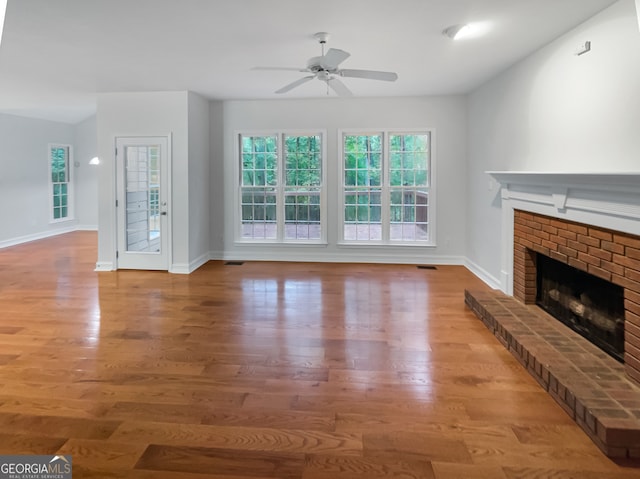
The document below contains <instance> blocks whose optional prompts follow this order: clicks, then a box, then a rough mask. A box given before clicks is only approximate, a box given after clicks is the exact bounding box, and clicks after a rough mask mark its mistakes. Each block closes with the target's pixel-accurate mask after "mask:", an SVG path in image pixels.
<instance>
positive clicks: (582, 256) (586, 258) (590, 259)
mask: <svg viewBox="0 0 640 479" xmlns="http://www.w3.org/2000/svg"><path fill="white" fill-rule="evenodd" d="M578 259H579V260H580V261H583V262H585V263H587V264H590V265H592V266H598V267H600V262H601V261H600V258H596V257H595V256H592V255H590V254H586V253H578Z"/></svg>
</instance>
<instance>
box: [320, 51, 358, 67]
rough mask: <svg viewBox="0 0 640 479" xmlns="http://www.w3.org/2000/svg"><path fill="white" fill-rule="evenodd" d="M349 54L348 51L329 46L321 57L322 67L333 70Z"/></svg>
mask: <svg viewBox="0 0 640 479" xmlns="http://www.w3.org/2000/svg"><path fill="white" fill-rule="evenodd" d="M350 56H351V54H350V53H347V52H345V51H344V50H338V49H337V48H329V51H328V52H327V53H326V54H325V56H323V57H322V60H321V63H322V67H324V68H325V69H326V70H335V69H336V68H338V65H340V64H341V63H342V62H343V61H345V60H346V59H347V58H349V57H350Z"/></svg>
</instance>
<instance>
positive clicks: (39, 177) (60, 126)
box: [0, 114, 77, 247]
mask: <svg viewBox="0 0 640 479" xmlns="http://www.w3.org/2000/svg"><path fill="white" fill-rule="evenodd" d="M74 135H75V131H74V127H73V126H72V125H69V124H66V123H57V122H52V121H46V120H36V119H31V118H24V117H20V116H14V115H6V114H0V247H5V246H10V245H13V244H18V243H21V242H24V241H30V240H34V239H38V238H44V237H47V236H51V235H53V234H57V233H60V232H63V231H68V230H73V229H75V225H76V224H77V222H76V221H75V220H72V221H65V222H61V223H55V224H51V223H50V222H49V219H50V211H49V182H48V181H49V176H48V175H49V163H48V161H49V160H48V159H49V154H48V148H47V146H48V144H49V143H64V144H69V145H73V144H74ZM71 168H72V170H71V174H72V178H73V181H74V182H75V181H76V178H75V177H76V173H77V168H74V167H73V166H72V167H71Z"/></svg>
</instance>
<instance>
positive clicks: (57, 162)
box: [49, 145, 73, 221]
mask: <svg viewBox="0 0 640 479" xmlns="http://www.w3.org/2000/svg"><path fill="white" fill-rule="evenodd" d="M70 165H71V146H69V145H49V171H50V176H49V178H50V185H51V186H50V190H49V191H50V192H51V196H50V203H51V206H50V211H51V221H64V220H69V219H71V218H72V217H73V214H72V212H73V211H72V204H73V202H72V184H71V169H70Z"/></svg>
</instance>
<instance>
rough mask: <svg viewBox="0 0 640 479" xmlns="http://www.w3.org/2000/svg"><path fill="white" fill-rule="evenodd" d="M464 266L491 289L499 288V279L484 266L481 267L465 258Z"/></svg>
mask: <svg viewBox="0 0 640 479" xmlns="http://www.w3.org/2000/svg"><path fill="white" fill-rule="evenodd" d="M464 266H465V267H466V268H467V269H468V270H469V271H471V272H472V273H473V274H475V275H476V276H477V277H478V278H480V279H481V280H482V281H484V282H485V283H486V284H487V286H489V287H490V288H492V289H501V286H500V280H499V279H497V278H496V277H495V276H493V275H491V274H489V273H488V272H487V271H486V270H485V269H484V268H481V267H480V266H478V265H477V264H476V263H474V262H473V261H471V260H470V259H468V258H467V259H465V263H464Z"/></svg>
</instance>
